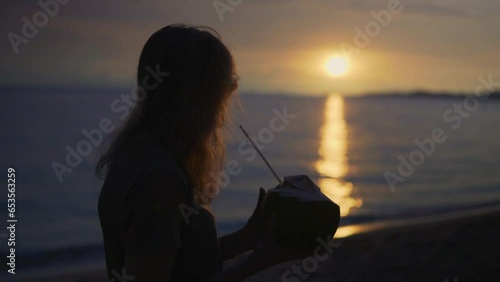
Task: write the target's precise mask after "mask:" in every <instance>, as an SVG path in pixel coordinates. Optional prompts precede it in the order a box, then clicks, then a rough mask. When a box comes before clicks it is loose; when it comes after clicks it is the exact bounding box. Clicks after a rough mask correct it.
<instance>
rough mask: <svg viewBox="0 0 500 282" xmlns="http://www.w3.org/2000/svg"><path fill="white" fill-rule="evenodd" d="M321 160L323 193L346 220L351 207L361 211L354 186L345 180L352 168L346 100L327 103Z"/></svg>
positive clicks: (331, 98)
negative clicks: (354, 196)
mask: <svg viewBox="0 0 500 282" xmlns="http://www.w3.org/2000/svg"><path fill="white" fill-rule="evenodd" d="M319 155H320V159H319V160H318V162H317V163H316V170H317V171H318V173H319V174H320V176H321V177H320V178H319V180H318V184H319V187H321V191H322V192H323V193H324V194H325V195H326V196H327V197H329V198H330V199H331V200H332V201H334V202H335V203H337V204H338V205H339V206H340V214H341V216H342V217H345V216H347V215H348V214H349V212H350V210H351V208H359V207H361V205H362V204H363V201H362V200H361V199H355V198H353V197H352V196H351V193H352V188H353V186H352V183H350V182H347V181H343V177H345V175H346V174H347V171H348V169H349V167H348V162H347V126H346V122H345V119H344V99H343V98H342V97H341V96H339V95H330V96H329V97H328V98H327V100H326V107H325V121H324V123H323V128H322V130H321V145H320V149H319Z"/></svg>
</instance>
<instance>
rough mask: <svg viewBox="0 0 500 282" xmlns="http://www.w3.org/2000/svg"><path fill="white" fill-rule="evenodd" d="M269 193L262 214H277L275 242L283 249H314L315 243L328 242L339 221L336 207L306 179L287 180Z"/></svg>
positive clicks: (294, 178)
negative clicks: (319, 241) (319, 240)
mask: <svg viewBox="0 0 500 282" xmlns="http://www.w3.org/2000/svg"><path fill="white" fill-rule="evenodd" d="M284 180H285V181H283V182H282V184H280V185H278V186H277V187H275V188H273V189H269V190H268V191H267V193H266V197H265V198H264V202H263V209H264V214H265V215H266V216H268V217H269V216H271V215H272V214H276V216H277V222H276V237H275V238H276V240H277V241H278V243H279V244H280V245H281V246H283V247H292V248H314V247H315V246H317V245H318V239H319V238H321V240H322V241H324V240H325V239H326V240H331V239H332V238H333V235H334V234H335V232H336V231H337V228H338V226H339V220H340V208H339V206H338V205H337V204H336V203H334V202H333V201H332V200H330V199H329V198H328V197H327V196H325V194H323V193H322V192H321V190H320V188H319V187H318V186H317V185H316V184H315V183H314V182H313V181H312V180H311V179H310V178H309V177H308V176H306V175H293V176H286V177H285V178H284Z"/></svg>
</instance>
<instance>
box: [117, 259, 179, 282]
mask: <svg viewBox="0 0 500 282" xmlns="http://www.w3.org/2000/svg"><path fill="white" fill-rule="evenodd" d="M176 255H177V253H175V252H169V253H164V254H162V255H156V256H153V255H132V256H127V257H126V258H125V272H124V273H120V275H121V279H119V280H120V281H137V282H146V281H162V282H170V274H171V272H172V266H173V265H174V261H175V257H176Z"/></svg>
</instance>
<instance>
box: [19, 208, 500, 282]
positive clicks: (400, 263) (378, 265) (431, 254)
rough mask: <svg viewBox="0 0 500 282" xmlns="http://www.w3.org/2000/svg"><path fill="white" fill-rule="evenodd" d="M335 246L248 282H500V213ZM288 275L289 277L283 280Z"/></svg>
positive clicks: (84, 280)
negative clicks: (295, 268)
mask: <svg viewBox="0 0 500 282" xmlns="http://www.w3.org/2000/svg"><path fill="white" fill-rule="evenodd" d="M334 241H335V243H339V244H340V246H338V247H337V248H335V250H334V252H333V253H332V255H331V256H330V257H328V259H326V260H324V261H321V262H318V261H317V260H314V259H308V260H306V261H292V262H287V263H283V264H280V265H277V266H274V267H271V268H269V269H267V270H265V271H263V272H261V273H258V274H256V275H254V276H252V277H251V278H249V279H248V280H247V281H251V282H258V281H259V282H260V281H285V282H286V281H290V282H292V281H294V282H296V281H342V282H349V281H384V282H387V281H398V282H399V281H439V282H442V281H446V280H448V281H449V282H453V281H478V282H479V281H481V282H482V281H500V211H498V210H497V211H493V212H491V211H490V212H486V213H483V214H472V215H471V214H469V215H463V216H461V217H460V218H454V219H447V220H438V221H433V222H427V223H420V224H414V225H411V226H398V227H392V228H386V229H382V230H377V231H371V232H368V233H363V234H357V235H353V236H349V237H346V238H342V239H335V240H334ZM315 262H316V263H317V264H316V263H315ZM304 263H305V265H304ZM293 265H296V266H300V268H301V269H302V270H301V272H302V274H298V272H297V274H293V268H292V266H293ZM303 266H305V269H306V270H308V271H310V273H308V272H306V271H304V267H303ZM286 271H290V272H288V275H287V276H286V277H285V278H286V279H283V273H285V272H286ZM301 276H302V278H300V277H301ZM23 281H30V282H34V281H51V282H62V281H68V282H69V281H71V282H75V281H80V282H100V281H106V278H105V272H104V270H96V271H89V272H88V273H70V274H67V275H64V276H59V277H49V278H44V279H34V280H33V279H32V280H23Z"/></svg>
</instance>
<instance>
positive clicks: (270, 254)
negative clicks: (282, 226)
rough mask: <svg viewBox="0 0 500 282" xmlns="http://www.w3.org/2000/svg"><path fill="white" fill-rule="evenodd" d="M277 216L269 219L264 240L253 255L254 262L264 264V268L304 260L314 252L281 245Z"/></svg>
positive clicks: (258, 244)
mask: <svg viewBox="0 0 500 282" xmlns="http://www.w3.org/2000/svg"><path fill="white" fill-rule="evenodd" d="M276 222H277V217H276V214H273V216H271V218H270V219H269V222H268V224H267V228H266V231H265V234H264V236H263V237H262V239H261V240H260V241H259V242H258V243H257V245H256V246H255V249H254V251H253V253H252V255H251V256H252V260H253V261H256V262H259V264H263V267H270V266H272V265H275V264H279V263H282V262H285V261H290V260H296V259H304V258H306V257H308V256H311V255H312V254H313V250H308V249H292V248H286V247H282V246H280V245H279V242H277V241H276V239H275V235H276Z"/></svg>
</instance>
